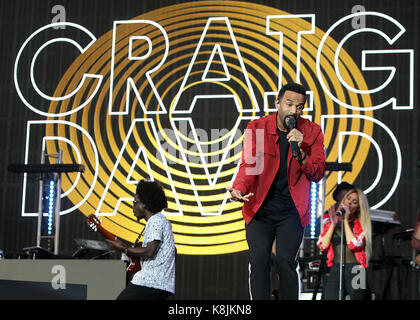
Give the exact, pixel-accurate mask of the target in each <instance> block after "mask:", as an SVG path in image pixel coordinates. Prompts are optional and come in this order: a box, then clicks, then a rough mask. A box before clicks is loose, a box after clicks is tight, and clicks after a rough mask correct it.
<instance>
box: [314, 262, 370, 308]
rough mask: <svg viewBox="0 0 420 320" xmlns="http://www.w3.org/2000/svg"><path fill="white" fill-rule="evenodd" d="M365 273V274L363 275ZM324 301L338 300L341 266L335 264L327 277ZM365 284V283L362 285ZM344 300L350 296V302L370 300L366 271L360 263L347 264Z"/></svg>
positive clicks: (344, 273) (343, 292)
mask: <svg viewBox="0 0 420 320" xmlns="http://www.w3.org/2000/svg"><path fill="white" fill-rule="evenodd" d="M361 272H365V274H364V275H363V274H361ZM355 277H357V278H355ZM324 279H325V282H326V283H325V287H324V294H323V298H322V299H323V300H338V299H339V291H340V264H339V263H334V264H333V266H332V267H331V268H330V272H329V274H326V275H325V277H324ZM362 282H364V283H362ZM341 289H342V291H341V292H342V295H341V297H342V300H344V299H345V296H346V295H347V294H348V295H349V296H350V300H368V299H370V297H369V292H370V290H369V288H368V284H367V280H366V270H365V269H363V268H362V267H360V265H359V264H358V263H346V264H345V265H344V270H343V281H342V285H341Z"/></svg>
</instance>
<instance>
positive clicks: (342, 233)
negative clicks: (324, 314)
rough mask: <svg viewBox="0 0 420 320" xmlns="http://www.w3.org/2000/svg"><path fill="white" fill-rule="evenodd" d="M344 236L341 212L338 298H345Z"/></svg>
mask: <svg viewBox="0 0 420 320" xmlns="http://www.w3.org/2000/svg"><path fill="white" fill-rule="evenodd" d="M343 238H344V217H343V215H342V214H341V246H340V283H339V287H338V290H339V292H338V300H343V290H342V287H343V267H344V264H343Z"/></svg>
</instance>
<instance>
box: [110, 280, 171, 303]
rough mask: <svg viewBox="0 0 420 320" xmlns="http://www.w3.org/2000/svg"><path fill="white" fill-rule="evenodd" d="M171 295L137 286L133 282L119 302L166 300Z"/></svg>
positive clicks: (122, 294)
mask: <svg viewBox="0 0 420 320" xmlns="http://www.w3.org/2000/svg"><path fill="white" fill-rule="evenodd" d="M170 295H171V293H170V292H167V291H164V290H159V289H155V288H149V287H143V286H137V285H135V284H132V283H131V282H130V283H129V284H128V285H127V287H126V288H125V289H124V290H123V291H121V293H120V294H119V295H118V297H117V300H165V299H166V298H167V297H168V296H170Z"/></svg>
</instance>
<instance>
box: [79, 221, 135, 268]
mask: <svg viewBox="0 0 420 320" xmlns="http://www.w3.org/2000/svg"><path fill="white" fill-rule="evenodd" d="M86 222H87V224H88V225H89V226H90V227H91V228H92V229H93V230H94V231H99V232H100V233H101V234H102V235H103V236H104V237H105V238H106V239H108V240H115V239H117V237H116V236H115V235H113V234H112V233H111V232H109V231H107V230H106V229H104V228H103V227H102V226H101V220H100V219H99V218H98V217H97V216H95V215H94V214H91V215H89V216H88V217H87V218H86ZM140 236H141V234H140ZM140 236H139V237H138V238H137V240H136V243H135V244H134V247H139V246H141V242H139V241H138V240H140ZM129 258H130V265H129V266H128V267H127V272H129V273H132V274H135V273H136V272H137V271H140V270H141V265H140V258H139V257H129Z"/></svg>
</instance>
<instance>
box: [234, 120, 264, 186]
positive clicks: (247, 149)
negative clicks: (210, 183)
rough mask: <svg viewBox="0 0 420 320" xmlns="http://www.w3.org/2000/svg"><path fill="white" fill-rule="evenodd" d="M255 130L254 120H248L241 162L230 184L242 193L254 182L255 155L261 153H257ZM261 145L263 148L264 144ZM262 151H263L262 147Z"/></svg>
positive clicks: (255, 172) (255, 174)
mask: <svg viewBox="0 0 420 320" xmlns="http://www.w3.org/2000/svg"><path fill="white" fill-rule="evenodd" d="M261 130H262V129H261ZM256 131H257V130H256V129H255V125H254V122H253V121H251V122H249V123H248V125H247V128H246V130H245V134H244V140H243V143H242V145H243V148H242V155H241V164H240V165H239V171H238V174H237V176H236V178H235V181H234V182H233V185H232V188H233V189H236V190H239V191H240V192H242V194H247V193H249V188H250V186H252V185H253V184H254V181H255V177H256V176H257V174H258V171H259V168H258V161H257V157H258V156H261V155H259V154H258V153H259V152H258V150H257V144H256V140H257V133H256ZM259 138H260V137H259ZM261 145H262V148H264V144H261ZM262 151H263V152H264V149H263V150H262ZM263 161H264V160H263ZM260 165H261V164H260ZM262 167H263V166H262Z"/></svg>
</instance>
